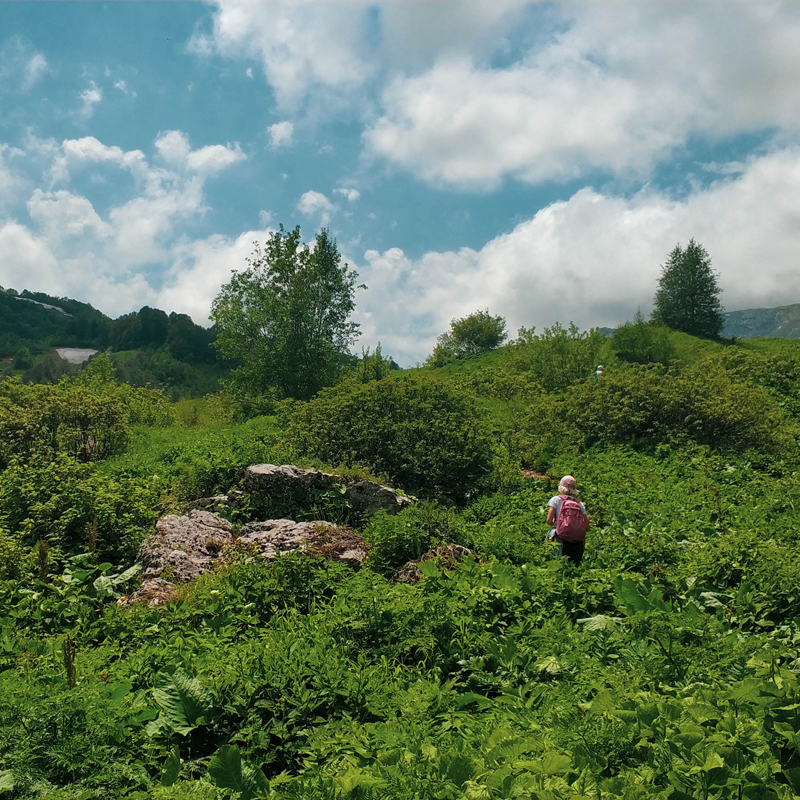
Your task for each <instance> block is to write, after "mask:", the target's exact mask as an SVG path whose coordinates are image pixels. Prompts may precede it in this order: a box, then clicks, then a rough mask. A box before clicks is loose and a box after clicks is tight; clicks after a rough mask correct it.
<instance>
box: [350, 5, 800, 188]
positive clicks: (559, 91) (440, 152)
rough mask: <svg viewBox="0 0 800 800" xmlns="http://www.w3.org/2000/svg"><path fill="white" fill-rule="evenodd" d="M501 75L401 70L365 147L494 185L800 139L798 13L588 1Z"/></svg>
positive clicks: (457, 62)
mask: <svg viewBox="0 0 800 800" xmlns="http://www.w3.org/2000/svg"><path fill="white" fill-rule="evenodd" d="M559 11H560V13H561V14H562V15H563V31H562V32H560V33H559V34H558V35H554V36H551V37H549V38H548V39H546V40H545V41H544V42H543V43H539V44H536V45H534V46H533V47H531V48H530V49H529V50H528V51H527V52H526V53H524V55H523V56H522V57H521V58H519V59H517V60H516V61H515V62H514V63H512V64H511V65H509V66H507V67H504V68H497V67H489V66H486V65H481V64H479V63H476V62H475V60H474V59H473V58H471V57H461V58H450V57H442V58H440V59H439V60H438V61H437V63H436V64H435V65H434V66H433V67H432V68H431V69H429V70H427V71H425V72H422V73H420V74H412V75H408V74H401V75H398V76H396V77H395V79H394V80H393V81H391V82H390V83H389V84H388V85H387V87H386V88H385V90H384V92H383V97H382V103H383V109H384V110H383V113H382V115H381V116H380V117H379V118H378V119H377V120H376V121H375V122H374V123H373V124H372V125H370V127H369V128H368V129H367V130H366V131H365V135H364V140H365V143H366V145H367V148H368V150H369V151H371V152H372V153H373V154H374V155H378V156H380V157H382V158H385V159H387V160H389V161H391V162H393V163H395V164H397V165H400V166H402V167H404V168H405V169H408V170H409V171H411V172H413V173H414V174H416V175H417V176H419V177H420V178H422V179H424V180H426V181H429V182H431V183H434V184H445V185H451V186H458V187H469V188H478V189H490V188H493V187H495V186H497V185H498V183H499V182H500V181H501V180H502V179H503V178H504V177H506V176H513V177H516V178H518V179H520V180H523V181H526V182H531V183H536V182H541V181H545V180H566V179H571V178H575V177H578V176H580V175H583V174H586V173H588V172H590V171H592V170H604V171H610V172H613V173H617V174H619V173H636V174H639V175H642V174H646V173H647V172H648V170H650V169H651V168H652V166H653V165H654V163H656V162H657V161H658V159H660V158H662V157H664V156H665V155H667V154H669V153H671V152H672V151H673V150H674V148H675V147H677V146H679V145H682V144H683V143H685V142H686V141H687V139H688V137H689V136H691V135H693V134H699V135H703V136H708V137H711V138H712V139H714V138H720V137H725V136H733V135H737V134H740V133H743V132H747V133H754V132H755V133H757V132H762V131H766V130H773V129H777V130H779V131H782V132H785V133H788V134H789V135H791V136H793V137H795V136H797V135H798V134H800V83H798V82H797V81H796V80H795V76H796V75H797V74H798V71H800V8H798V7H797V6H793V5H791V4H769V5H767V4H744V3H739V4H706V5H703V6H691V7H689V6H685V5H683V4H675V3H636V4H634V3H626V4H615V5H610V4H607V3H603V4H590V3H583V4H580V5H577V6H569V5H566V4H565V5H563V6H559Z"/></svg>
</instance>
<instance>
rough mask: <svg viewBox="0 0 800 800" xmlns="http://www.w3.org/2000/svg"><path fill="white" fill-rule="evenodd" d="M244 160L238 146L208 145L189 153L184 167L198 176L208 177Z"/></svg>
mask: <svg viewBox="0 0 800 800" xmlns="http://www.w3.org/2000/svg"><path fill="white" fill-rule="evenodd" d="M244 159H245V154H244V153H243V152H242V150H241V148H240V147H239V145H238V144H236V145H234V146H233V147H231V146H230V145H229V144H228V145H224V144H210V145H208V146H207V147H201V148H200V149H199V150H195V151H193V152H191V153H189V156H188V157H187V159H186V166H187V167H188V168H189V169H190V170H192V171H193V172H196V173H197V174H198V175H202V176H204V177H209V176H211V175H216V174H217V173H218V172H221V171H222V170H224V169H227V167H230V166H231V165H232V164H236V163H237V162H238V161H243V160H244Z"/></svg>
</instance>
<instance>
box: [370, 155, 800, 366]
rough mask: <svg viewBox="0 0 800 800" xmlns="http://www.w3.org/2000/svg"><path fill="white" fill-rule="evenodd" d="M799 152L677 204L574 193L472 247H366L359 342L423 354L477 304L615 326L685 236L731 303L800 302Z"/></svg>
mask: <svg viewBox="0 0 800 800" xmlns="http://www.w3.org/2000/svg"><path fill="white" fill-rule="evenodd" d="M798 185H800V148H788V149H784V150H780V151H776V152H774V153H772V154H769V155H766V156H762V157H760V158H753V159H751V160H750V161H748V163H747V164H746V166H745V170H744V172H743V173H742V174H741V175H739V176H736V177H729V178H726V179H725V180H721V181H720V182H718V183H716V184H714V185H712V186H711V187H709V188H707V189H705V190H702V191H699V192H697V193H695V194H693V195H691V196H689V197H687V198H686V199H684V200H681V201H676V200H675V199H674V198H672V197H670V196H669V195H666V194H662V193H659V192H656V191H651V190H647V189H645V190H643V191H642V192H640V193H638V194H637V195H635V196H633V197H631V198H622V197H615V196H613V195H607V194H601V193H599V192H596V191H594V190H592V189H582V190H580V191H579V192H577V193H576V194H575V195H573V196H572V197H571V198H570V199H569V200H568V201H565V202H559V203H554V204H552V205H550V206H548V207H546V208H543V209H542V210H540V211H539V212H538V213H537V214H536V215H534V216H533V218H531V219H529V220H527V221H525V222H522V223H520V224H519V225H517V227H515V228H514V229H513V230H512V231H511V232H509V233H507V234H503V235H501V236H498V237H496V238H495V239H493V240H491V241H490V242H488V243H487V244H486V245H485V246H484V247H483V248H481V249H480V250H478V251H476V250H471V249H467V248H464V249H462V250H459V251H455V252H441V253H440V252H430V253H427V254H425V255H424V256H423V257H422V258H420V259H418V260H412V259H409V258H408V257H407V256H406V255H405V254H404V253H403V252H402V251H401V250H398V249H396V248H394V249H390V250H387V251H385V252H383V253H379V252H377V251H374V250H370V251H367V253H366V255H365V261H366V266H365V267H364V268H363V269H361V270H360V272H361V279H363V280H364V281H365V283H367V285H368V286H369V291H368V292H366V293H365V294H364V295H363V296H362V298H361V303H360V306H359V316H360V321H361V322H362V327H363V334H364V336H363V342H364V344H374V342H375V341H377V340H378V339H380V340H381V341H382V342H383V344H384V349H385V350H386V352H389V353H391V354H392V355H393V356H394V357H395V359H398V360H400V361H401V363H404V364H413V363H415V362H416V361H420V360H423V359H424V358H425V357H426V356H427V355H428V354H429V353H430V352H431V350H432V348H433V344H434V342H435V339H436V336H437V335H438V334H439V333H441V332H442V331H444V330H446V329H447V326H448V325H449V322H450V320H451V319H453V318H454V317H461V316H464V315H465V314H469V313H471V312H473V311H475V310H477V309H479V308H487V307H488V308H489V309H490V311H491V312H492V313H495V314H502V315H503V316H504V317H505V318H506V319H507V321H508V327H509V329H510V330H511V331H515V330H516V329H517V328H518V327H519V326H520V325H525V326H528V327H529V326H531V325H533V326H536V328H537V329H538V330H542V328H543V327H546V326H550V325H552V324H553V323H554V322H556V321H560V322H562V323H564V324H566V323H568V322H569V321H570V320H573V321H574V322H575V323H576V324H578V325H579V326H581V327H584V328H588V327H591V326H596V325H600V326H602V325H608V326H614V325H617V324H619V323H621V322H623V321H625V320H626V319H630V318H631V317H632V315H633V313H634V312H635V311H636V309H637V308H639V307H641V308H642V310H643V311H644V312H646V313H647V312H649V310H650V308H651V302H652V297H653V294H654V292H655V287H656V281H657V279H658V276H659V275H660V265H661V264H663V263H664V261H665V258H666V255H667V253H668V252H669V250H670V249H671V248H672V247H674V246H675V244H676V243H678V242H681V243H683V244H686V242H687V241H688V240H689V239H690V238H691V237H694V238H696V239H697V240H698V241H700V242H701V243H702V244H703V245H704V246H705V247H706V249H707V250H708V251H709V253H710V255H711V257H712V261H713V266H714V268H715V269H716V270H717V271H718V272H719V274H720V278H719V281H720V286H721V287H722V289H723V294H722V301H723V304H724V306H725V307H726V308H727V309H729V310H735V309H740V308H753V307H771V306H776V305H784V304H786V303H792V302H800V269H798V266H799V265H800V264H799V263H798V255H797V254H798V252H800V225H798V220H800V194H798V192H797V191H796V188H797V186H798Z"/></svg>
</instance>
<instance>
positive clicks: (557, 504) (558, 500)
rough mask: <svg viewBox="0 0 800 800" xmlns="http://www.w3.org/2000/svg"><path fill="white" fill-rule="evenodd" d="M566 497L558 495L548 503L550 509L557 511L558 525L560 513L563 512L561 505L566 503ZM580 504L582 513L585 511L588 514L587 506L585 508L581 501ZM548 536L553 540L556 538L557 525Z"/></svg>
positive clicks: (556, 520)
mask: <svg viewBox="0 0 800 800" xmlns="http://www.w3.org/2000/svg"><path fill="white" fill-rule="evenodd" d="M566 496H567V495H565V494H557V495H556V496H555V497H551V498H550V499H549V500H548V501H547V507H548V508H554V509H555V510H556V519H555V522H556V525H557V524H558V513H559V511H561V504H562V503H563V502H564V498H565V497H566ZM573 499H577V498H573ZM578 503H579V504H580V507H581V511H583V513H584V514H585V513H586V506H584V504H583V503H581V501H580V500H578ZM547 535H548V536H549V537H550V538H551V539H553V538H555V535H556V526H555V525H553V527H552V528H550V530H549V531H548V532H547Z"/></svg>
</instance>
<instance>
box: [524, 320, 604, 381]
mask: <svg viewBox="0 0 800 800" xmlns="http://www.w3.org/2000/svg"><path fill="white" fill-rule="evenodd" d="M534 331H535V329H534V328H530V329H526V328H520V330H519V333H518V336H517V340H516V342H515V347H514V348H513V349H512V351H511V358H510V360H511V364H512V366H513V368H514V369H516V370H518V371H521V372H527V373H529V374H530V375H531V377H532V378H533V379H534V380H536V381H538V382H539V383H541V385H542V386H544V388H545V389H546V390H547V391H548V392H557V391H563V390H564V389H566V388H567V387H568V386H569V385H570V384H571V383H574V382H575V381H579V380H582V379H584V378H587V377H589V376H590V375H591V374H592V373H593V372H594V369H595V367H596V366H597V362H598V359H599V358H600V354H601V353H602V352H603V351H604V350H605V348H606V337H605V336H603V334H602V333H600V331H599V330H598V329H597V328H594V329H592V330H591V331H588V332H587V331H583V332H581V331H579V330H578V328H577V327H576V326H575V325H574V324H570V326H569V328H562V327H561V325H559V324H558V323H556V324H555V325H553V327H552V328H545V329H544V331H543V332H542V333H541V334H540V335H538V336H537V335H536V334H535V332H534Z"/></svg>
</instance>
